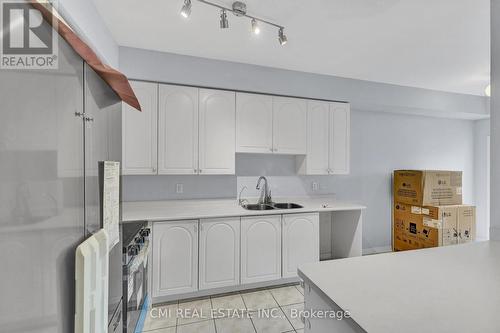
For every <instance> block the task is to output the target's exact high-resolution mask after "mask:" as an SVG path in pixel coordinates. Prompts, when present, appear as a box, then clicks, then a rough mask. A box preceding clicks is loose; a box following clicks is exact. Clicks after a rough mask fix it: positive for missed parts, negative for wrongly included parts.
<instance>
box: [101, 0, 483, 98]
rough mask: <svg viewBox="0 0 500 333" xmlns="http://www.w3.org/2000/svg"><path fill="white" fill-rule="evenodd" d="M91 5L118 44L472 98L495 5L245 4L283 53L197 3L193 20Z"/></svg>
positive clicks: (293, 0) (242, 23)
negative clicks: (281, 29)
mask: <svg viewBox="0 0 500 333" xmlns="http://www.w3.org/2000/svg"><path fill="white" fill-rule="evenodd" d="M213 1H214V2H217V3H219V4H225V5H227V6H230V4H231V3H232V1H228V0H213ZM94 2H95V5H96V7H97V9H98V11H99V12H100V14H101V15H102V17H103V18H104V20H105V22H106V24H107V25H108V27H109V29H110V31H111V33H112V34H113V36H114V38H115V39H116V41H117V43H118V44H119V45H122V46H130V47H137V48H143V49H151V50H158V51H164V52H172V53H178V54H186V55H192V56H199V57H206V58H213V59H220V60H229V61H235V62H242V63H248V64H256V65H262V66H270V67H277V68H284V69H291V70H297V71H304V72H311V73H320V74H326V75H336V76H341V77H348V78H356V79H363V80H370V81H377V82H385V83H393V84H398V85H404V86H412V87H420V88H427V89H434V90H442V91H450V92H458V93H466V94H474V95H483V94H484V89H485V87H486V85H488V83H489V80H490V32H489V22H490V20H489V15H490V14H489V13H490V10H489V6H490V1H489V0H459V1H457V0H418V1H416V0H307V1H305V0H247V1H246V3H247V9H248V12H249V14H253V15H255V16H258V17H262V18H265V19H268V20H271V21H274V22H277V23H279V24H281V25H284V26H285V27H286V29H285V32H286V34H287V36H288V40H289V43H288V44H287V45H286V46H285V47H281V46H280V45H279V43H278V41H277V35H278V33H277V29H276V28H270V27H267V26H263V27H262V29H261V30H262V32H261V34H260V35H258V36H254V35H252V34H251V33H250V22H249V20H248V19H244V18H238V17H235V16H233V15H232V14H229V15H228V17H229V24H230V29H226V30H221V29H220V28H219V11H218V10H217V9H216V8H213V7H209V6H206V5H204V4H201V3H199V2H198V1H196V0H193V8H192V14H191V16H190V17H189V18H188V19H184V18H182V17H181V16H180V15H179V10H180V8H181V7H182V4H183V0H148V1H137V0H106V1H98V0H94Z"/></svg>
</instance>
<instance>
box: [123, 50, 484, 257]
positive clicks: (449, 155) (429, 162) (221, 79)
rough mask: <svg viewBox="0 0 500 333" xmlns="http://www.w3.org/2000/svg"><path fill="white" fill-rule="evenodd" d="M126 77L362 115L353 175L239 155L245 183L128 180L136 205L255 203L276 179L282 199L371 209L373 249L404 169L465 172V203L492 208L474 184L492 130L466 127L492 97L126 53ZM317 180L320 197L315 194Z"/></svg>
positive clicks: (231, 179) (355, 117)
mask: <svg viewBox="0 0 500 333" xmlns="http://www.w3.org/2000/svg"><path fill="white" fill-rule="evenodd" d="M120 69H121V70H123V71H124V73H125V74H126V75H128V76H129V77H131V78H134V79H142V80H151V81H160V82H169V83H178V84H191V85H197V86H207V87H217V88H226V89H234V90H248V91H256V92H267V93H275V94H284V95H294V96H302V97H313V98H314V97H315V98H325V99H332V100H344V101H350V102H351V104H352V107H353V111H352V120H351V140H352V147H351V158H352V160H351V165H352V172H351V174H350V175H348V176H318V177H313V176H307V177H301V176H297V175H296V172H295V160H294V158H293V157H290V156H267V155H245V154H238V155H237V158H236V173H237V174H236V176H128V177H124V178H125V179H124V200H126V201H127V200H129V201H136V200H159V199H176V198H177V199H188V198H202V197H235V196H236V194H237V192H238V190H239V189H240V188H241V187H242V186H244V185H245V186H247V187H248V190H247V191H246V192H245V195H246V196H255V195H257V192H256V191H255V182H256V180H257V177H258V176H259V175H267V176H269V180H270V182H271V186H272V190H273V194H274V195H275V196H294V195H315V194H335V195H336V197H337V198H339V199H341V200H342V199H344V200H352V201H356V202H360V203H363V204H365V205H366V206H367V207H368V209H367V211H366V214H365V218H364V225H363V233H364V236H363V247H364V248H365V249H371V248H380V247H382V248H384V247H388V246H389V245H390V244H391V228H390V226H391V212H390V209H391V208H390V207H391V172H392V171H393V170H394V169H399V168H418V169H425V168H427V169H452V170H463V171H464V201H465V202H466V203H471V204H474V203H476V204H479V205H482V207H483V208H482V209H483V210H484V209H486V208H484V207H485V203H484V202H481V203H477V202H476V200H475V193H476V192H477V189H476V187H475V186H474V178H475V175H476V168H475V164H474V161H475V157H476V156H475V141H474V140H475V137H476V136H482V135H485V133H486V132H484V131H480V129H481V128H484V126H483V127H481V126H480V125H476V121H471V120H463V118H465V119H470V118H472V119H477V118H482V117H484V116H485V115H486V114H487V113H488V107H487V105H488V100H487V99H486V98H483V97H478V96H469V95H460V94H450V93H443V92H436V91H430V90H425V89H414V88H407V87H400V86H393V85H387V84H379V83H373V82H367V81H359V80H351V79H343V78H337V77H332V76H323V75H317V74H308V73H300V72H293V71H286V70H280V69H272V68H264V67H259V66H252V65H244V64H236V63H229V62H223V61H216V60H209V59H202V58H194V57H185V56H179V55H172V54H165V53H159V52H154V51H145V50H138V49H130V48H120ZM382 111H384V112H382ZM428 115H432V116H433V117H429V116H428ZM438 117H450V118H461V119H445V118H438ZM479 123H480V122H477V124H479ZM478 169H485V165H484V164H483V165H482V166H480V167H479V168H478ZM312 182H317V183H318V184H319V191H316V192H313V191H312V186H311V185H312ZM177 183H182V184H184V193H183V194H176V193H175V185H176V184H177ZM478 198H480V199H481V200H484V196H481V195H480V196H478ZM484 215H485V214H484V213H483V214H482V215H481V216H484ZM479 223H482V224H484V223H485V221H484V220H483V221H480V222H479Z"/></svg>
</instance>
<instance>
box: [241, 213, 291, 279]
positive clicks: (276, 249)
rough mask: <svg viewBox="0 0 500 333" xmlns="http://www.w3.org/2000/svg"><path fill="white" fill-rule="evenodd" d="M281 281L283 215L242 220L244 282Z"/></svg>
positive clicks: (242, 270) (242, 272)
mask: <svg viewBox="0 0 500 333" xmlns="http://www.w3.org/2000/svg"><path fill="white" fill-rule="evenodd" d="M280 278H281V216H280V215H271V216H257V217H242V218H241V283H242V284H245V283H254V282H261V281H271V280H276V279H280Z"/></svg>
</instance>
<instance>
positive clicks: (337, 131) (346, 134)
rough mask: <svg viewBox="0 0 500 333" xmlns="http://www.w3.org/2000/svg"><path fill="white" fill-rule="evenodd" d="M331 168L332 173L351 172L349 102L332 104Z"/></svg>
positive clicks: (342, 173) (344, 173) (343, 173)
mask: <svg viewBox="0 0 500 333" xmlns="http://www.w3.org/2000/svg"><path fill="white" fill-rule="evenodd" d="M330 111H331V114H330V119H331V121H330V123H331V125H330V126H331V134H330V169H331V173H332V174H337V175H346V174H349V172H350V158H351V157H350V149H351V147H350V146H351V140H350V137H351V108H350V105H349V104H347V103H331V104H330Z"/></svg>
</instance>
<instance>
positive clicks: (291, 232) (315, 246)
mask: <svg viewBox="0 0 500 333" xmlns="http://www.w3.org/2000/svg"><path fill="white" fill-rule="evenodd" d="M318 261H319V214H318V213H311V214H289V215H283V268H282V271H283V277H284V278H287V277H296V276H297V268H298V267H299V266H300V265H302V264H306V263H312V262H318Z"/></svg>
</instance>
